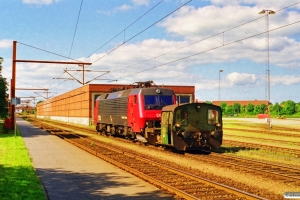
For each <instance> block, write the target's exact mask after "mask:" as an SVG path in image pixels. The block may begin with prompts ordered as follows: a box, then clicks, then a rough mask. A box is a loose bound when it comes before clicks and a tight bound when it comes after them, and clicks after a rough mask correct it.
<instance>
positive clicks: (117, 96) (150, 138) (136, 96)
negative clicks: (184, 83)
mask: <svg viewBox="0 0 300 200" xmlns="http://www.w3.org/2000/svg"><path fill="white" fill-rule="evenodd" d="M172 104H176V96H175V93H174V91H173V90H170V89H167V88H158V87H157V88H155V87H147V88H134V89H128V90H121V91H117V92H113V93H109V94H102V95H101V96H99V97H98V98H97V99H96V102H95V115H96V116H95V118H96V119H97V120H96V121H95V123H96V124H95V125H96V129H97V131H98V132H101V133H104V134H107V135H115V136H124V137H127V138H132V139H133V140H137V141H141V142H145V143H149V144H153V145H155V144H156V142H157V141H158V138H159V136H160V126H161V123H160V122H161V110H162V108H163V107H164V106H167V105H172Z"/></svg>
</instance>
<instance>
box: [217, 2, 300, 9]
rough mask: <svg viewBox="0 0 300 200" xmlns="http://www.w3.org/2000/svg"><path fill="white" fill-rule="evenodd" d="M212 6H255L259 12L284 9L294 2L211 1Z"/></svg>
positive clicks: (299, 6) (298, 6)
mask: <svg viewBox="0 0 300 200" xmlns="http://www.w3.org/2000/svg"><path fill="white" fill-rule="evenodd" d="M211 3H212V4H213V5H217V6H226V5H248V6H253V5H255V6H257V7H259V8H260V9H261V10H263V9H269V10H272V9H273V10H278V9H281V8H284V7H286V6H287V5H292V4H295V1H294V0H284V1H278V0H268V1H266V0H211ZM295 7H297V8H300V4H296V5H295Z"/></svg>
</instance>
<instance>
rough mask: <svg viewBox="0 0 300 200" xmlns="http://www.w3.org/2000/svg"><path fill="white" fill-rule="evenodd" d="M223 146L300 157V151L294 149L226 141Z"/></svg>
mask: <svg viewBox="0 0 300 200" xmlns="http://www.w3.org/2000/svg"><path fill="white" fill-rule="evenodd" d="M223 145H229V146H235V147H245V148H250V149H264V150H268V151H273V152H282V153H286V154H290V155H294V156H297V157H300V150H298V149H292V148H284V147H277V146H272V145H264V144H258V143H250V142H240V141H235V140H225V139H223Z"/></svg>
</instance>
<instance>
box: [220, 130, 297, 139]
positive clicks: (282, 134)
mask: <svg viewBox="0 0 300 200" xmlns="http://www.w3.org/2000/svg"><path fill="white" fill-rule="evenodd" d="M226 130H227V131H241V132H249V133H262V134H270V135H280V136H287V137H297V138H300V134H292V133H285V132H279V131H270V130H259V129H243V128H223V131H226ZM299 132H300V130H299Z"/></svg>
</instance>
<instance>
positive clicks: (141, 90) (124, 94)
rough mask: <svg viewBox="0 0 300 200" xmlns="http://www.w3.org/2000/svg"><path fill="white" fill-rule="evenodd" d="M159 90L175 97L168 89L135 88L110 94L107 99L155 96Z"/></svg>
mask: <svg viewBox="0 0 300 200" xmlns="http://www.w3.org/2000/svg"><path fill="white" fill-rule="evenodd" d="M157 90H159V91H160V93H159V94H163V95H174V91H173V90H171V89H167V88H133V89H129V90H121V91H117V92H113V93H110V94H108V96H107V97H106V99H114V98H119V97H128V96H129V95H135V94H144V95H154V94H158V93H157ZM101 96H102V95H101Z"/></svg>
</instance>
